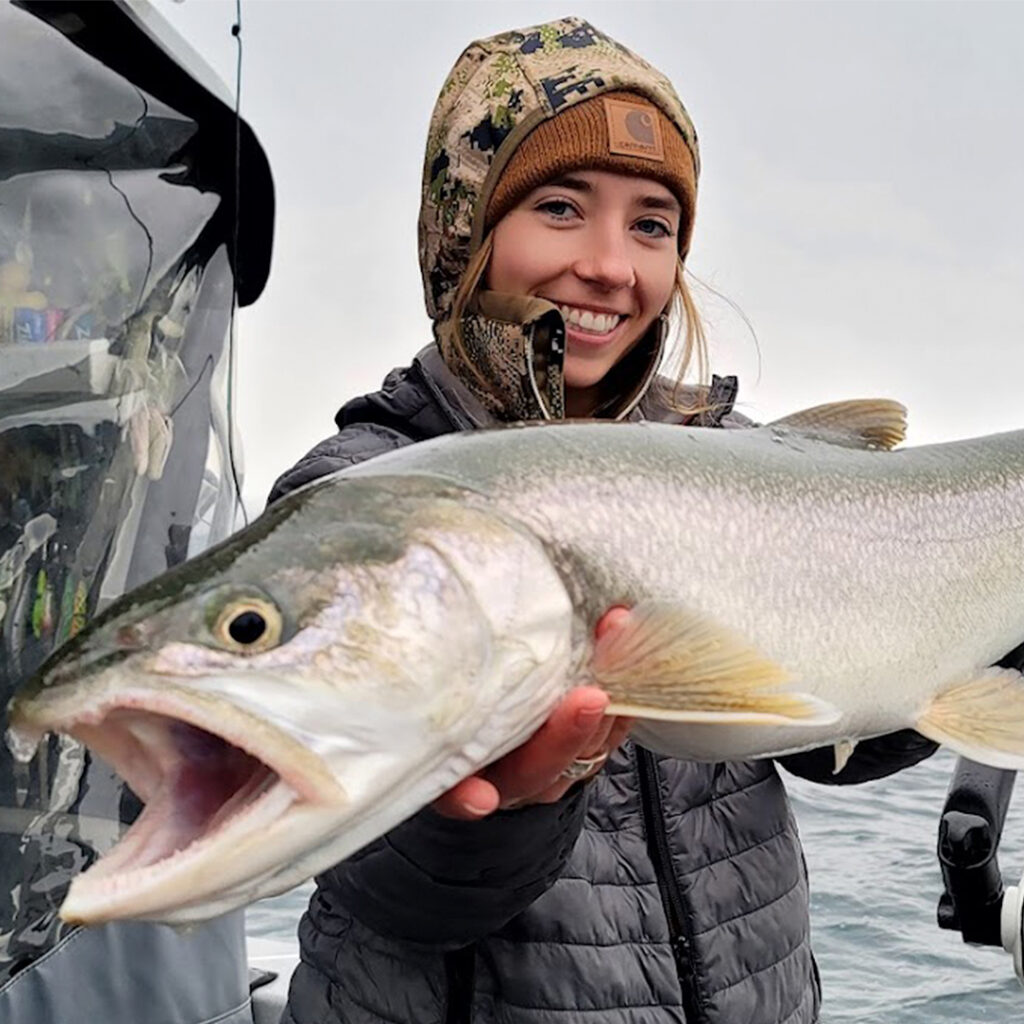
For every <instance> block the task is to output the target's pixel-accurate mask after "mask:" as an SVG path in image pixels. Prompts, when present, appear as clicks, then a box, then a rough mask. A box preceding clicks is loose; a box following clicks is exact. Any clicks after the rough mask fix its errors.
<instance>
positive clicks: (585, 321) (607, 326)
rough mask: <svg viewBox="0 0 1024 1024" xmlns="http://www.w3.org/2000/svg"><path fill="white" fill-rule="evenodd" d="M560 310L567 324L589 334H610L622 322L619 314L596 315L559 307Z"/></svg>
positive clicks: (570, 307)
mask: <svg viewBox="0 0 1024 1024" xmlns="http://www.w3.org/2000/svg"><path fill="white" fill-rule="evenodd" d="M558 310H559V312H560V313H561V314H562V319H563V320H564V321H565V322H566V323H567V324H571V325H572V326H573V327H578V328H579V329H580V330H581V331H587V332H588V333H589V334H610V333H611V332H612V331H614V330H615V328H616V327H618V326H619V322H620V321H621V320H622V317H621V316H619V315H618V314H617V313H594V312H593V311H592V310H589V309H578V308H577V307H575V306H562V305H559V307H558Z"/></svg>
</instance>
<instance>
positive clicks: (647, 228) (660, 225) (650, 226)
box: [636, 217, 672, 238]
mask: <svg viewBox="0 0 1024 1024" xmlns="http://www.w3.org/2000/svg"><path fill="white" fill-rule="evenodd" d="M636 229H637V230H638V231H639V232H640V234H642V235H647V236H648V237H649V238H670V237H671V236H672V229H671V228H670V227H669V226H668V225H667V224H666V223H665V222H664V221H660V220H656V219H655V218H653V217H645V218H644V219H643V220H638V221H637V222H636Z"/></svg>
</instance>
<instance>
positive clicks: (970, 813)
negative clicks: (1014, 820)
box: [938, 757, 1017, 946]
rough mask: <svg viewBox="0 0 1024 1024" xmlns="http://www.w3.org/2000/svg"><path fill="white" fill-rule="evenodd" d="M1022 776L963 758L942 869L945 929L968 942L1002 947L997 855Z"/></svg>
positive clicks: (945, 818) (947, 817) (948, 815)
mask: <svg viewBox="0 0 1024 1024" xmlns="http://www.w3.org/2000/svg"><path fill="white" fill-rule="evenodd" d="M1016 778H1017V773H1016V772H1012V771H1003V770H1001V769H999V768H989V767H987V766H986V765H982V764H978V763H976V762H975V761H969V760H968V759H967V758H965V757H962V758H960V760H959V761H958V762H957V766H956V770H955V772H954V773H953V779H952V782H951V783H950V787H949V794H948V796H947V797H946V806H945V808H944V809H943V812H942V817H941V819H940V820H939V849H938V853H939V866H940V867H941V869H942V880H943V882H944V883H945V891H944V892H943V894H942V896H941V897H940V898H939V907H938V919H939V927H940V928H949V929H951V930H954V931H959V932H960V933H961V934H962V935H963V939H964V942H972V943H977V944H980V945H984V946H1001V945H1002V940H1001V937H1000V913H1001V911H1002V906H1003V877H1002V875H1001V874H1000V871H999V862H998V860H997V857H996V851H997V850H998V848H999V839H1000V836H1001V835H1002V831H1003V822H1004V821H1005V819H1006V809H1007V807H1008V806H1009V803H1010V796H1011V794H1012V793H1013V784H1014V782H1015V781H1016Z"/></svg>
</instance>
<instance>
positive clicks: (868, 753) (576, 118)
mask: <svg viewBox="0 0 1024 1024" xmlns="http://www.w3.org/2000/svg"><path fill="white" fill-rule="evenodd" d="M698 169H699V160H698V150H697V140H696V135H695V133H694V130H693V126H692V124H691V122H690V119H689V116H688V115H687V113H686V111H685V109H684V108H683V106H682V104H681V103H680V102H679V99H678V97H677V96H676V94H675V92H674V91H673V89H672V87H671V85H670V84H669V83H668V81H667V80H666V79H665V78H664V77H663V76H662V75H660V74H659V73H658V72H657V71H655V70H654V69H653V68H651V67H650V66H649V65H648V64H646V63H645V62H644V61H643V60H641V59H640V58H638V57H636V56H635V55H634V54H632V53H630V52H629V51H628V50H626V49H625V48H624V47H622V46H620V45H619V44H618V43H616V42H614V41H613V40H610V39H608V38H607V37H606V36H603V35H602V34H601V33H599V32H598V31H596V30H595V29H594V28H593V27H592V26H590V25H588V24H587V23H585V22H583V21H580V20H578V19H565V20H562V21H558V22H553V23H551V24H547V25H542V26H539V27H537V28H533V29H528V30H525V31H523V32H512V33H506V34H503V35H501V36H496V37H494V38H492V39H489V40H484V41H482V42H479V43H476V44H474V45H472V46H470V47H469V48H468V49H467V50H466V51H465V52H464V53H463V55H462V57H461V58H460V59H459V61H458V63H457V64H456V66H455V68H454V69H453V71H452V73H451V75H450V76H449V78H448V80H447V82H446V83H445V86H444V88H443V89H442V92H441V97H440V99H439V101H438V104H437V107H436V109H435V112H434V116H433V118H432V121H431V126H430V133H429V140H428V147H427V158H426V169H425V174H424V184H423V199H422V207H421V216H420V247H421V265H422V270H423V276H424V283H425V289H426V300H427V309H428V312H429V314H430V316H431V317H432V318H433V320H434V324H435V336H436V344H435V345H431V346H428V347H427V348H426V349H424V350H423V351H422V352H420V353H419V355H418V356H417V357H416V359H415V360H414V362H413V364H412V366H411V367H409V368H407V369H402V370H396V371H393V372H392V373H391V374H390V375H389V376H388V378H387V380H386V381H385V382H384V387H383V389H382V390H381V391H380V392H378V393H376V394H373V395H369V396H366V397H364V398H360V399H356V400H355V401H352V402H349V403H348V404H347V405H346V406H344V408H342V410H341V412H340V413H339V414H338V417H337V423H338V426H339V433H338V434H336V435H335V436H334V437H332V438H330V439H329V440H327V441H325V442H324V443H323V444H321V445H319V446H318V447H317V448H315V449H314V450H313V451H312V452H310V453H309V455H307V456H306V457H305V458H304V459H303V460H302V461H301V462H300V463H299V464H298V465H297V466H296V467H294V468H293V469H292V470H291V471H290V472H289V473H287V474H286V475H285V476H284V477H282V479H281V480H280V481H278V484H277V486H276V487H275V491H274V494H273V495H272V498H273V497H277V496H279V495H280V494H283V493H285V492H287V491H289V490H291V489H293V488H295V487H297V486H299V485H301V484H303V483H306V482H308V481H309V480H312V479H314V478H316V477H318V476H321V475H323V474H325V473H328V472H332V471H335V470H337V469H339V468H342V467H344V466H347V465H352V464H353V463H356V462H359V461H361V460H364V459H367V458H372V457H373V456H375V455H378V454H380V453H382V452H385V451H389V450H392V449H394V448H396V447H399V446H401V445H405V444H409V443H414V442H416V441H420V440H424V439H426V438H429V437H435V436H437V435H439V434H443V433H448V432H451V431H455V430H468V429H474V428H479V427H487V426H493V425H496V424H497V423H498V422H501V421H509V420H519V419H558V418H562V417H564V416H585V417H600V418H609V419H639V418H651V419H659V420H667V421H672V422H686V423H692V424H700V425H704V426H709V427H737V426H743V425H745V421H743V420H742V419H741V418H740V417H738V416H737V415H736V414H735V413H734V412H733V411H732V403H733V400H734V397H735V380H734V379H732V378H714V379H713V381H712V384H711V386H710V387H709V388H703V389H692V388H690V389H687V388H683V387H682V386H681V385H679V384H678V383H673V382H672V381H670V380H668V379H666V378H663V377H659V376H658V373H657V371H658V368H659V366H660V365H662V363H663V359H664V354H665V353H664V347H665V343H666V327H667V323H668V317H667V314H668V312H669V311H670V310H671V309H672V308H673V307H675V308H676V309H678V310H679V311H680V312H681V314H682V317H683V320H684V323H685V338H684V344H683V347H682V355H681V358H680V360H679V363H680V367H679V372H678V376H679V377H680V378H681V377H682V374H683V373H684V372H685V370H686V368H687V366H688V364H689V363H690V362H691V361H693V360H696V362H697V363H698V364H699V365H700V366H701V367H703V364H704V356H705V353H704V341H703V336H702V333H701V331H700V326H699V320H698V319H697V316H696V313H695V310H694V307H693V303H692V301H691V299H690V296H689V293H688V291H687V289H686V284H685V280H684V278H683V275H682V266H683V261H684V259H685V257H686V253H687V249H688V246H689V241H690V234H691V230H692V227H693V221H694V211H695V206H696V195H697V187H696V186H697V173H698ZM628 614H629V611H628V610H627V609H613V610H612V611H610V612H608V613H607V614H606V616H605V617H604V619H602V620H601V621H600V622H598V623H595V629H596V631H598V632H600V631H602V630H604V629H606V628H609V626H614V625H615V624H616V620H617V619H618V618H620V617H622V616H627V615H628ZM606 706H607V698H606V697H605V695H604V694H603V693H601V692H600V691H599V690H596V689H593V688H580V689H578V690H576V691H574V692H573V693H571V694H570V695H569V696H568V697H567V698H566V699H565V701H564V702H563V703H562V704H561V705H560V706H559V707H558V708H557V709H556V710H555V711H554V713H553V714H552V716H551V717H550V719H549V720H548V722H547V723H546V724H545V725H544V726H543V727H542V728H541V729H540V731H539V732H538V733H537V734H536V735H535V736H534V737H533V738H532V739H531V740H530V741H528V742H527V743H526V744H525V745H524V746H523V747H521V748H520V749H519V750H517V751H514V752H513V753H511V754H509V755H507V756H506V757H504V758H502V759H501V760H500V761H498V762H497V763H496V764H494V765H491V766H490V767H489V768H488V769H486V770H485V771H483V772H481V773H480V774H479V775H477V776H474V777H473V778H471V779H467V780H465V781H464V782H463V783H461V784H460V785H459V786H457V787H456V788H455V789H454V790H452V791H451V792H449V793H448V794H446V795H445V796H444V797H443V798H442V799H441V800H439V801H438V802H437V803H436V804H435V806H434V807H433V808H430V809H427V810H424V811H423V812H421V813H420V814H418V815H417V816H415V817H414V818H412V819H410V820H409V821H407V822H406V823H404V824H403V825H401V826H399V827H398V828H396V829H395V830H394V831H393V832H391V833H390V834H389V835H388V836H386V837H384V838H383V839H381V840H380V841H378V842H376V843H373V844H372V845H371V846H369V847H367V848H365V849H364V850H362V851H360V852H359V853H358V854H357V855H355V856H354V857H352V858H350V859H349V860H347V861H345V862H343V863H342V864H339V865H337V866H336V867H335V868H333V869H332V870H331V871H329V872H327V873H325V874H324V875H322V876H321V877H320V878H319V879H318V880H317V891H316V893H315V895H314V897H313V899H312V901H311V904H310V907H309V910H308V912H307V913H306V915H305V916H304V918H303V921H302V925H301V928H300V940H301V945H302V960H303V963H302V964H301V965H300V967H299V969H298V971H297V972H296V974H295V976H294V978H293V980H292V987H291V994H290V999H289V1006H288V1011H287V1013H286V1015H285V1020H286V1021H290V1022H292V1024H313V1022H318V1024H325V1022H338V1024H341V1022H345V1024H355V1022H379V1021H389V1022H402V1024H406V1022H408V1024H426V1022H444V1024H457V1022H468V1021H474V1022H492V1021H501V1022H509V1024H518V1022H524V1024H525V1022H541V1021H543V1022H549V1021H556V1020H557V1021H576V1020H585V1021H592V1022H600V1024H627V1022H629V1024H641V1022H642V1024H657V1022H669V1021H676V1022H678V1021H683V1020H685V1021H687V1022H688V1024H696V1022H715V1024H738V1022H741V1021H743V1022H757V1024H781V1022H787V1024H805V1022H811V1021H815V1020H817V1016H818V1005H819V987H818V981H817V972H816V968H815V965H814V961H813V957H812V956H811V952H810V948H809V945H808V913H807V882H806V877H805V872H804V867H803V858H802V855H801V850H800V845H799V840H798V837H797V832H796V826H795V824H794V822H793V819H792V816H791V814H790V810H789V806H788V803H787V801H786V796H785V792H784V790H783V787H782V783H781V780H780V779H779V776H778V774H777V772H776V769H775V766H774V765H773V764H772V763H771V762H769V761H758V762H752V763H747V764H735V763H733V764H697V763H688V762H682V761H678V760H674V759H671V758H664V757H660V756H655V755H653V754H651V753H650V752H649V751H646V750H644V749H642V748H640V747H639V746H637V745H635V744H633V743H631V742H630V741H629V740H628V739H625V737H626V734H627V732H628V730H629V725H630V723H629V722H628V721H627V720H612V719H608V718H606V717H605V716H604V714H603V712H604V709H605V707H606ZM933 750H934V747H933V745H932V744H930V743H928V742H927V741H925V740H923V739H922V738H921V737H920V736H918V735H917V734H915V733H911V732H907V733H900V734H897V735H894V736H889V737H882V738H880V739H876V740H873V741H868V742H865V743H862V744H861V745H860V746H859V747H858V748H857V750H856V751H855V753H854V754H853V756H852V757H851V758H850V759H849V761H848V762H847V763H846V766H845V767H844V768H843V770H842V771H841V772H838V773H835V774H834V773H833V769H834V765H835V761H834V756H833V752H832V751H831V750H828V751H818V752H812V753H809V754H803V755H798V756H796V757H791V758H787V759H786V761H785V763H786V765H787V767H788V768H790V769H791V770H793V771H795V772H797V773H799V774H802V775H805V776H808V777H813V778H818V779H821V780H822V781H828V782H839V783H843V782H856V781H861V780H864V779H870V778H876V777H879V776H881V775H884V774H887V773H889V772H892V771H895V770H897V769H898V768H901V767H904V766H906V765H909V764H913V763H916V762H917V761H919V760H921V759H922V758H924V757H926V756H928V755H929V754H930V753H931V752H932V751H933Z"/></svg>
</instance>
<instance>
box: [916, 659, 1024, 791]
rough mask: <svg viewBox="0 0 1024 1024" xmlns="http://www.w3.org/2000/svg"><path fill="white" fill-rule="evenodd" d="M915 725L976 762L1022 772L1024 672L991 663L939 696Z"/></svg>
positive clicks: (1023, 753)
mask: <svg viewBox="0 0 1024 1024" xmlns="http://www.w3.org/2000/svg"><path fill="white" fill-rule="evenodd" d="M915 727H916V729H917V731H918V732H919V733H921V734H922V735H924V736H927V737H928V739H930V740H934V741H935V742H936V743H941V744H943V745H944V746H947V747H950V748H951V749H952V750H954V751H956V753H958V754H960V755H962V756H963V757H969V758H970V759H971V760H972V761H979V762H980V763H981V764H987V765H991V766H992V767H993V768H1008V769H1011V770H1013V771H1024V677H1022V676H1021V674H1020V673H1019V672H1017V671H1016V670H1015V669H1012V668H1001V667H998V666H994V667H992V668H987V669H985V670H984V671H983V672H982V673H981V674H980V675H979V676H978V677H977V678H975V679H972V680H970V681H969V682H966V683H960V684H959V685H957V686H954V687H951V688H950V689H948V690H946V691H945V692H944V693H940V694H939V695H938V696H937V697H935V698H934V699H933V700H932V702H931V704H930V705H929V706H928V709H927V710H926V711H925V712H924V714H923V715H922V716H921V717H920V718H919V719H918V720H917V722H916V724H915Z"/></svg>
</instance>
